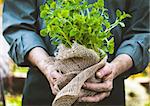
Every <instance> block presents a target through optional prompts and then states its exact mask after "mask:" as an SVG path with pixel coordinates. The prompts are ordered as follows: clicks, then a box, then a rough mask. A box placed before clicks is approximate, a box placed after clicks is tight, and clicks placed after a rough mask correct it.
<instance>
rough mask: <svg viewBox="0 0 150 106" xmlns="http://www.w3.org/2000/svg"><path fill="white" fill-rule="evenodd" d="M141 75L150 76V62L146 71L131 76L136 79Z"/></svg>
mask: <svg viewBox="0 0 150 106" xmlns="http://www.w3.org/2000/svg"><path fill="white" fill-rule="evenodd" d="M139 77H148V78H150V63H149V64H148V66H147V68H146V69H145V71H143V72H142V73H139V74H135V75H132V76H130V78H131V79H135V78H139Z"/></svg>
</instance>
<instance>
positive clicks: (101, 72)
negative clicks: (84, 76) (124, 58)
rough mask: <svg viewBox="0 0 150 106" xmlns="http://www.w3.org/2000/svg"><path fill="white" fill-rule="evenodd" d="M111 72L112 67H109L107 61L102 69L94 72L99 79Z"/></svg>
mask: <svg viewBox="0 0 150 106" xmlns="http://www.w3.org/2000/svg"><path fill="white" fill-rule="evenodd" d="M111 73H112V69H111V68H110V66H109V64H108V63H107V64H106V65H105V66H104V67H103V68H102V69H100V70H98V71H97V72H96V76H97V77H98V78H100V79H101V78H103V77H104V76H107V75H109V74H111Z"/></svg>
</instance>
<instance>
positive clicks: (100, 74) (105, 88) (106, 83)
mask: <svg viewBox="0 0 150 106" xmlns="http://www.w3.org/2000/svg"><path fill="white" fill-rule="evenodd" d="M115 71H116V68H115V66H114V65H113V64H111V63H106V65H105V66H104V67H103V68H102V69H100V70H98V71H97V73H96V76H97V78H100V79H102V82H101V83H94V82H92V83H91V82H85V84H84V85H83V88H84V89H87V90H91V91H95V92H97V94H96V95H94V96H84V95H82V96H81V97H79V99H78V100H79V102H99V101H101V100H103V99H104V98H106V97H108V96H109V95H110V92H111V90H112V88H113V79H114V78H115V74H114V72H115Z"/></svg>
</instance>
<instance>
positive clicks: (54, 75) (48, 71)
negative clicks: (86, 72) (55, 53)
mask: <svg viewBox="0 0 150 106" xmlns="http://www.w3.org/2000/svg"><path fill="white" fill-rule="evenodd" d="M55 61H56V59H55V58H54V57H48V58H47V59H45V60H43V61H40V62H39V63H38V66H39V67H40V70H41V71H42V72H43V73H44V75H45V76H46V78H47V80H48V81H49V84H50V87H51V90H52V93H53V94H54V95H56V94H57V93H58V92H59V88H58V87H57V86H56V82H57V81H58V80H59V79H62V77H63V75H62V73H60V72H58V70H57V69H56V67H55Z"/></svg>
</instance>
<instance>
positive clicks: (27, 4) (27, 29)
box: [3, 0, 46, 65]
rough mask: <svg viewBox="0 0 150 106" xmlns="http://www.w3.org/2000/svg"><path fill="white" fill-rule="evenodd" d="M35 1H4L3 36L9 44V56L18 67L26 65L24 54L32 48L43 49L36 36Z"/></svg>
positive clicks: (42, 44) (40, 40) (36, 17)
mask: <svg viewBox="0 0 150 106" xmlns="http://www.w3.org/2000/svg"><path fill="white" fill-rule="evenodd" d="M37 13H38V12H37V0H5V2H4V8H3V35H4V37H5V39H6V40H7V42H8V43H9V44H10V50H9V55H10V57H11V58H12V59H13V60H14V62H15V63H17V64H18V65H26V64H27V62H26V60H25V56H26V54H27V53H28V52H29V51H30V50H31V49H32V48H34V47H42V48H45V49H46V47H45V45H44V43H43V40H42V38H41V37H40V36H39V35H38V34H37V28H38V26H36V24H37V19H38V14H37Z"/></svg>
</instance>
